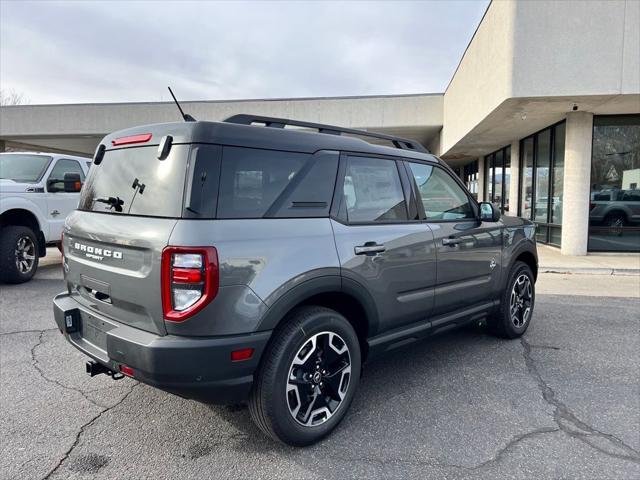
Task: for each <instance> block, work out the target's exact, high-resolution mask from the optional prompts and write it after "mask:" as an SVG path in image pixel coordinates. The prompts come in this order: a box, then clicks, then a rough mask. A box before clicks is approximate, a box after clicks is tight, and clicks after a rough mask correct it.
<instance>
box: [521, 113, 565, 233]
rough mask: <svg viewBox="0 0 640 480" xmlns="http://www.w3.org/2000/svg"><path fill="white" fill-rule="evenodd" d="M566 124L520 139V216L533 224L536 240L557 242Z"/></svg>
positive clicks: (560, 211) (560, 230)
mask: <svg viewBox="0 0 640 480" xmlns="http://www.w3.org/2000/svg"><path fill="white" fill-rule="evenodd" d="M564 137H565V123H564V122H562V123H558V124H557V125H553V126H551V127H549V128H546V129H544V130H542V131H540V132H538V133H536V134H534V135H532V136H530V137H527V138H525V139H524V140H522V141H521V142H520V170H521V173H520V175H521V177H520V185H521V187H520V205H521V206H520V215H521V216H522V217H524V218H527V219H529V220H533V221H535V223H536V237H537V239H538V241H539V242H542V243H550V244H553V245H560V240H561V238H562V192H563V182H564V144H565V138H564Z"/></svg>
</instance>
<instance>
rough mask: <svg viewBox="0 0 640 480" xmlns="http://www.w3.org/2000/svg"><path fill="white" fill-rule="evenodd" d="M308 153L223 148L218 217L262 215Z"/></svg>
mask: <svg viewBox="0 0 640 480" xmlns="http://www.w3.org/2000/svg"><path fill="white" fill-rule="evenodd" d="M309 157H310V155H308V154H303V153H292V152H282V151H272V150H260V149H252V148H240V147H224V148H223V153H222V169H221V173H220V191H219V195H218V215H217V216H218V218H261V217H263V216H264V215H265V214H266V213H267V211H268V210H269V208H270V207H271V205H272V204H273V203H274V201H275V200H276V199H277V198H278V197H279V196H280V194H282V192H283V191H284V190H285V188H287V186H288V185H289V184H290V183H291V182H292V181H293V180H294V178H295V177H296V175H297V174H298V173H299V172H300V170H301V169H302V167H303V166H304V165H305V163H306V162H307V160H308V159H309Z"/></svg>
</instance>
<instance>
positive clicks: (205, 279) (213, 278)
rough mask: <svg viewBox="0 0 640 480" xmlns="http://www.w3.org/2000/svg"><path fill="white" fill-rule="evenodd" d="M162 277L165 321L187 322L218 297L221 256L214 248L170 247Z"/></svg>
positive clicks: (164, 252)
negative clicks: (219, 256)
mask: <svg viewBox="0 0 640 480" xmlns="http://www.w3.org/2000/svg"><path fill="white" fill-rule="evenodd" d="M161 277H162V280H161V282H162V311H163V314H164V318H165V320H167V321H170V322H183V321H185V320H186V319H187V318H189V317H191V316H192V315H194V314H195V313H197V312H199V311H200V310H202V309H203V308H204V307H205V306H206V305H207V304H208V303H209V302H211V300H213V299H214V298H215V296H216V295H217V294H218V284H219V272H218V252H217V251H216V249H215V248H213V247H166V248H165V249H164V250H163V251H162V275H161Z"/></svg>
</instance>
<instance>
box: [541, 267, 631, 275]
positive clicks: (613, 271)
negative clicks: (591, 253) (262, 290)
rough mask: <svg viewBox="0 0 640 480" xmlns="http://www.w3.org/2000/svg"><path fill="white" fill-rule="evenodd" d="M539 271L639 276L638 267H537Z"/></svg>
mask: <svg viewBox="0 0 640 480" xmlns="http://www.w3.org/2000/svg"><path fill="white" fill-rule="evenodd" d="M539 273H558V274H564V275H567V274H569V275H571V274H576V275H625V276H640V269H638V268H603V267H600V268H589V267H582V268H581V267H539Z"/></svg>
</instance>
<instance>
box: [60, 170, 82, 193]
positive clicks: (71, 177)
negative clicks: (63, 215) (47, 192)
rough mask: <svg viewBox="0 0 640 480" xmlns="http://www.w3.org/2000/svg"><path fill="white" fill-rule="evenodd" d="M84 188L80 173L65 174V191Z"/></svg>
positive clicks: (74, 191) (72, 191)
mask: <svg viewBox="0 0 640 480" xmlns="http://www.w3.org/2000/svg"><path fill="white" fill-rule="evenodd" d="M81 188H82V180H81V179H80V174H79V173H65V174H64V191H65V192H67V193H76V192H79V191H80V189H81Z"/></svg>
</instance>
